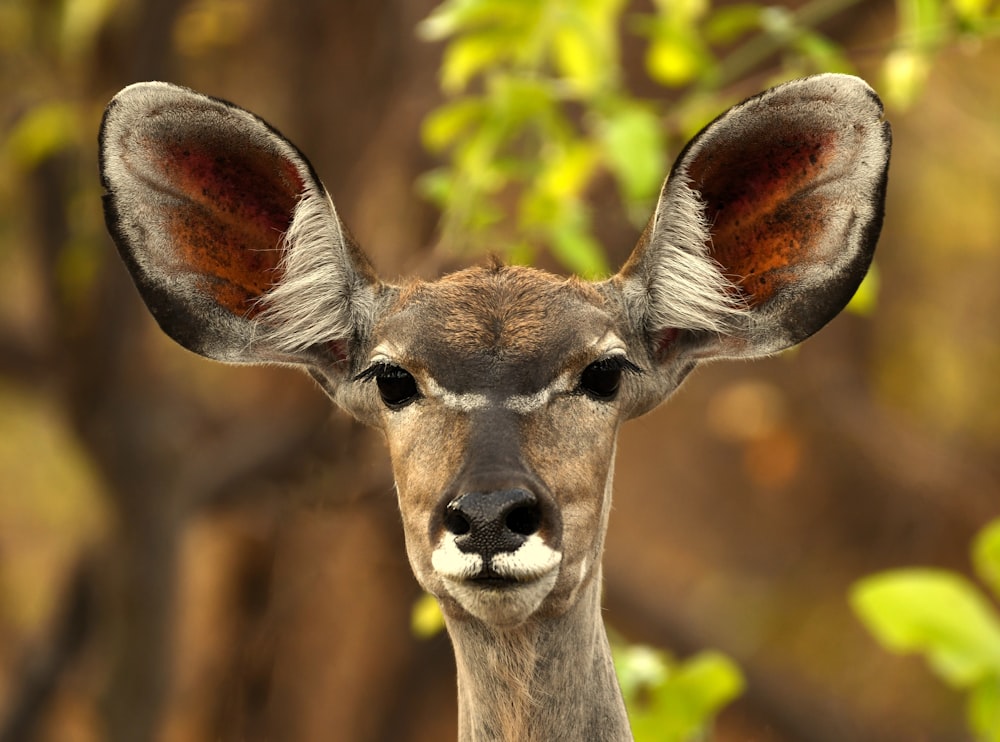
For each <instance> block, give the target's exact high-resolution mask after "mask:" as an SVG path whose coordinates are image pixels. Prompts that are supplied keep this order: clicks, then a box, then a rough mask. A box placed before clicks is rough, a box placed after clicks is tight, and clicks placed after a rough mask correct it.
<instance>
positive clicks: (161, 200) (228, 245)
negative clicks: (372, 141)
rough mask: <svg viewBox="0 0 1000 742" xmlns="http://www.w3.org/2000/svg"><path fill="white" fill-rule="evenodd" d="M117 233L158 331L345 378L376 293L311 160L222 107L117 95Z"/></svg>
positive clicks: (164, 93) (172, 96) (156, 95)
mask: <svg viewBox="0 0 1000 742" xmlns="http://www.w3.org/2000/svg"><path fill="white" fill-rule="evenodd" d="M100 165H101V182H102V184H103V185H104V188H105V196H104V211H105V219H106V221H107V225H108V229H109V231H110V232H111V234H112V236H113V238H114V241H115V244H116V245H117V247H118V250H119V252H120V253H121V256H122V258H123V260H124V261H125V263H126V265H127V266H128V268H129V271H130V272H131V274H132V278H133V280H134V281H135V284H136V286H137V287H138V289H139V292H140V293H141V295H142V298H143V300H144V301H145V302H146V304H147V306H148V307H149V309H150V311H151V312H152V313H153V315H154V317H155V318H156V320H157V322H158V323H159V324H160V326H161V327H162V328H163V330H164V331H165V332H166V333H167V334H168V335H170V336H171V337H172V338H173V339H174V340H176V341H177V342H179V343H180V344H181V345H183V346H184V347H186V348H188V349H190V350H193V351H194V352H196V353H200V354H201V355H204V356H208V357H210V358H215V359H217V360H222V361H228V362H235V363H260V362H279V363H305V364H308V365H311V366H314V367H317V368H326V369H329V368H330V367H331V365H334V366H336V365H337V364H341V365H343V364H344V362H345V361H346V360H347V359H348V357H349V355H350V346H351V344H352V343H355V342H357V340H358V338H359V337H364V336H365V335H366V333H367V330H368V329H369V328H370V326H371V324H372V322H373V321H374V319H373V315H374V312H375V309H374V306H375V304H376V303H377V300H378V293H379V290H380V284H379V283H378V281H377V279H376V277H375V274H374V272H373V271H372V269H371V267H370V265H369V264H368V261H367V260H366V259H365V257H364V256H363V255H362V254H361V252H360V251H359V250H358V249H357V247H356V246H355V245H354V244H353V242H352V241H351V239H350V237H349V235H348V234H347V232H346V230H345V229H344V227H343V225H342V224H341V223H340V220H339V219H338V217H337V214H336V211H335V210H334V207H333V204H332V202H331V201H330V199H329V197H328V196H327V194H326V191H325V190H324V188H323V186H322V184H321V183H320V181H319V179H318V178H317V177H316V175H315V173H314V172H313V170H312V167H311V166H310V165H309V163H308V161H307V160H306V159H305V157H303V156H302V154H301V153H300V152H299V151H298V150H297V149H296V148H295V147H294V146H293V145H292V144H291V143H290V142H288V141H287V140H286V139H284V138H283V137H282V136H281V135H280V134H279V133H278V132H277V131H276V130H274V129H273V128H271V127H270V126H269V125H268V124H267V123H265V122H264V121H262V120H261V119H259V118H257V117H256V116H254V115H253V114H251V113H249V112H247V111H245V110H243V109H241V108H238V107H237V106H234V105H232V104H230V103H227V102H225V101H221V100H217V99H215V98H210V97H207V96H204V95H201V94H199V93H196V92H194V91H191V90H188V89H186V88H181V87H178V86H175V85H170V84H167V83H160V82H149V83H138V84H136V85H131V86H129V87H127V88H125V89H124V90H122V91H121V92H120V93H119V94H118V95H117V96H115V98H114V99H113V100H112V101H111V103H110V104H109V105H108V108H107V110H106V111H105V114H104V120H103V122H102V124H101V133H100Z"/></svg>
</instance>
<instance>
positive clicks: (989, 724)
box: [966, 677, 1000, 742]
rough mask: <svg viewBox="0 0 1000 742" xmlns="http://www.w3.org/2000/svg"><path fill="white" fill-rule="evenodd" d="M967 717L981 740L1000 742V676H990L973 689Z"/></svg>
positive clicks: (982, 741)
mask: <svg viewBox="0 0 1000 742" xmlns="http://www.w3.org/2000/svg"><path fill="white" fill-rule="evenodd" d="M966 718H967V719H968V721H969V729H970V730H971V731H972V733H973V734H975V735H976V739H977V740H979V742H1000V677H994V678H989V679H988V680H985V681H983V682H981V683H979V684H978V685H976V687H975V688H973V689H972V692H971V693H970V694H969V699H968V703H967V705H966Z"/></svg>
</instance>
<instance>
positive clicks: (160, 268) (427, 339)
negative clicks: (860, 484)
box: [101, 75, 890, 738]
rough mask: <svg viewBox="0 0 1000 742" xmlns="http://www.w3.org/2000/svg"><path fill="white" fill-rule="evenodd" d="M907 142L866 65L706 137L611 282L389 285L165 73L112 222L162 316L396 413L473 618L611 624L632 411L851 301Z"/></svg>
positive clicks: (205, 100) (117, 169) (220, 115)
mask: <svg viewBox="0 0 1000 742" xmlns="http://www.w3.org/2000/svg"><path fill="white" fill-rule="evenodd" d="M889 146H890V134H889V127H888V124H886V123H885V122H884V121H883V120H882V108H881V104H880V103H879V101H878V98H877V97H876V96H875V94H874V93H873V92H872V90H871V89H870V88H869V87H868V86H867V85H866V84H864V83H863V82H862V81H860V80H858V79H857V78H853V77H847V76H843V75H820V76H817V77H812V78H808V79H805V80H798V81H795V82H791V83H787V84H785V85H782V86H780V87H777V88H774V89H772V90H770V91H768V92H766V93H763V94H761V95H759V96H757V97H755V98H751V99H750V100H748V101H746V102H744V103H742V104H740V105H738V106H736V107H735V108H733V109H731V110H730V111H728V112H727V113H724V114H723V115H722V116H720V117H719V118H718V119H716V120H715V121H714V122H713V123H711V124H709V125H708V126H707V127H706V128H705V129H704V130H703V131H702V132H701V133H700V134H699V135H698V136H696V137H695V138H694V140H693V141H691V142H690V143H689V144H688V146H687V147H686V148H685V149H684V151H683V152H682V153H681V155H680V157H679V158H678V160H677V162H676V164H675V165H674V168H673V170H672V172H671V174H670V176H669V177H668V178H667V180H666V182H665V183H664V186H663V189H662V192H661V195H660V199H659V203H658V205H657V207H656V211H655V213H654V214H653V216H652V219H651V220H650V222H649V224H648V226H647V228H646V230H645V232H644V233H643V235H642V237H641V239H640V240H639V243H638V245H637V246H636V248H635V250H634V252H633V253H632V255H631V257H630V258H629V260H628V261H627V263H626V264H625V265H624V267H623V268H622V269H621V271H620V272H619V273H618V274H617V275H615V276H614V277H612V278H610V279H608V280H605V281H601V282H598V283H587V282H583V281H580V280H577V279H574V278H570V279H563V278H559V277H556V276H554V275H551V274H548V273H545V272H541V271H538V270H533V269H530V268H523V267H504V266H501V265H491V266H488V267H479V268H472V269H469V270H465V271H461V272H458V273H454V274H451V275H448V276H446V277H444V278H442V279H440V280H438V281H434V282H422V281H406V282H402V283H401V284H391V283H387V282H384V281H382V280H381V279H380V278H379V277H378V276H377V275H376V273H375V271H374V270H373V269H372V267H371V265H370V264H369V262H368V261H367V259H366V258H365V256H364V255H363V254H362V252H361V251H360V250H359V249H358V248H357V246H356V245H355V243H354V242H353V241H352V239H351V237H350V235H349V233H348V231H347V229H346V228H345V227H344V225H343V224H342V223H341V221H340V219H339V217H338V215H337V212H336V210H335V208H334V206H333V203H332V202H331V200H330V198H329V196H328V195H327V193H326V191H325V190H324V188H323V185H322V184H321V183H320V181H319V178H318V177H317V175H316V173H315V172H314V170H313V169H312V167H311V166H310V164H309V163H308V161H307V160H306V159H305V157H304V156H303V155H302V154H301V153H300V152H299V151H298V150H297V149H296V148H295V147H294V146H293V145H292V144H291V143H290V142H288V141H287V140H286V139H285V138H283V137H282V136H281V135H280V134H279V133H278V132H277V131H275V130H274V129H273V128H271V127H270V126H269V125H268V124H266V123H265V122H264V121H262V120H261V119H259V118H257V117H255V116H254V115H252V114H250V113H248V112H247V111H245V110H243V109H240V108H238V107H236V106H234V105H232V104H230V103H226V102H224V101H221V100H217V99H214V98H209V97H206V96H204V95H201V94H198V93H195V92H193V91H190V90H187V89H184V88H180V87H176V86H173V85H168V84H164V83H142V84H138V85H133V86H130V87H128V88H126V89H125V90H123V91H122V92H121V93H119V94H118V95H117V96H116V97H115V99H114V100H113V101H112V102H111V104H110V105H109V106H108V109H107V112H106V114H105V117H104V122H103V125H102V129H101V173H102V181H103V184H104V187H105V189H106V195H105V197H104V199H105V212H106V217H107V223H108V227H109V229H110V231H111V233H112V235H113V236H114V239H115V242H116V244H117V246H118V249H119V251H120V253H121V256H122V258H123V259H124V261H125V263H126V264H127V266H128V268H129V270H130V272H131V274H132V277H133V279H134V280H135V283H136V285H137V286H138V288H139V291H140V293H141V294H142V297H143V299H144V300H145V302H146V304H147V306H148V307H149V309H150V311H151V312H152V313H153V315H154V316H155V318H156V320H157V321H158V322H159V324H160V326H161V327H162V328H163V330H164V331H165V332H166V333H167V334H168V335H170V336H171V337H172V338H174V339H175V340H176V341H177V342H179V343H180V344H181V345H183V346H185V347H186V348H188V349H190V350H192V351H194V352H196V353H200V354H202V355H204V356H207V357H209V358H214V359H217V360H221V361H227V362H233V363H279V364H290V365H296V366H299V367H301V368H304V369H306V370H307V371H308V372H309V373H310V374H311V375H312V376H313V378H315V379H316V380H317V381H318V382H319V384H320V385H321V386H322V388H323V389H324V390H325V391H326V393H327V394H328V395H329V396H330V397H331V398H332V399H333V400H334V402H336V404H337V405H339V406H340V407H342V408H343V409H345V410H347V411H348V412H349V413H350V414H352V415H354V416H355V417H357V418H358V419H360V420H362V421H364V422H366V423H369V424H371V425H374V426H376V427H378V428H379V429H381V430H382V431H383V433H384V434H385V438H386V441H387V443H388V447H389V452H390V457H391V461H392V467H393V471H394V475H395V481H396V485H397V491H398V498H399V506H400V510H401V512H402V516H403V524H404V530H405V538H406V545H407V551H408V556H409V559H410V563H411V565H412V567H413V571H414V573H415V575H416V577H417V579H418V581H419V582H420V584H421V585H422V586H423V587H424V588H425V589H426V590H428V591H429V592H431V593H432V594H434V595H435V596H436V597H437V598H438V599H439V601H440V602H441V604H442V607H443V609H444V611H445V614H446V616H447V618H448V620H449V630H451V631H452V633H453V636H454V635H455V633H456V632H458V631H459V630H460V629H459V628H458V627H460V626H463V625H465V626H468V625H477V626H480V627H481V628H485V629H488V630H489V631H492V632H494V634H496V632H503V631H506V630H509V631H514V630H517V629H518V628H519V627H525V626H540V625H542V624H544V623H545V622H546V621H555V620H557V619H558V618H559V617H561V616H565V615H567V614H569V613H572V612H573V611H575V610H577V606H578V605H580V604H582V603H586V605H587V608H586V613H587V615H588V616H590V619H588V620H590V621H591V622H594V621H596V622H598V623H599V621H600V619H599V616H598V615H596V611H597V608H596V605H597V603H596V601H595V600H594V598H593V596H594V595H597V593H598V591H597V590H596V588H595V587H594V586H595V585H596V584H597V583H598V582H599V579H600V559H601V551H602V546H603V540H604V534H605V530H606V527H607V521H608V511H609V503H610V492H611V475H612V468H613V466H612V465H613V458H614V450H615V439H616V435H617V431H618V427H619V425H620V424H621V423H622V422H623V421H625V420H627V419H629V418H631V417H634V416H636V415H640V414H642V413H644V412H646V411H648V410H650V409H652V408H653V407H655V406H656V405H658V404H659V403H660V402H662V401H663V400H664V399H665V398H666V397H668V396H669V395H670V394H671V392H672V391H673V390H674V389H675V388H676V387H677V386H678V385H679V384H680V383H681V381H682V380H683V379H684V377H685V376H687V374H688V373H689V372H690V371H691V370H692V369H693V368H694V367H695V366H696V365H697V364H699V363H701V362H703V361H707V360H710V359H714V358H751V357H755V356H760V355H765V354H770V353H774V352H776V351H779V350H782V349H783V348H787V347H789V346H791V345H793V344H795V343H797V342H799V341H801V340H803V339H804V338H806V337H808V336H809V335H811V334H812V333H814V332H816V331H817V330H818V329H819V328H820V327H822V326H823V325H824V324H826V322H828V321H829V320H830V319H831V318H832V317H833V316H834V315H836V314H837V313H838V312H839V311H840V310H841V309H842V308H843V307H844V305H845V304H846V303H847V301H848V300H849V299H850V297H851V296H852V294H853V293H854V291H855V289H856V288H857V286H858V284H859V283H860V281H861V279H862V277H863V276H864V274H865V272H866V270H867V268H868V265H869V263H870V261H871V258H872V253H873V251H874V248H875V242H876V239H877V237H878V233H879V229H880V227H881V222H882V212H883V204H884V196H885V186H886V173H887V165H888V155H889ZM583 595H587V596H589V597H588V598H587V599H586V600H583V598H582V596H583ZM602 636H603V634H602ZM598 644H599V645H601V646H604V645H605V644H606V642H598ZM600 651H601V650H600V647H598V653H600ZM460 665H461V657H460ZM466 726H467V727H468V723H466ZM484 728H485V727H484ZM525 738H526V737H525ZM594 738H597V737H594Z"/></svg>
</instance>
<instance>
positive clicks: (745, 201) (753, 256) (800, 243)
mask: <svg viewBox="0 0 1000 742" xmlns="http://www.w3.org/2000/svg"><path fill="white" fill-rule="evenodd" d="M761 137H762V138H765V137H766V138H767V141H766V142H763V143H762V142H760V141H758V142H754V141H752V140H751V141H749V142H748V141H747V140H746V139H745V138H737V141H734V142H732V143H728V144H723V143H722V142H717V143H715V144H716V146H713V147H712V148H708V149H711V152H706V153H704V154H702V155H701V156H699V157H696V158H694V160H693V161H692V162H691V163H690V166H689V167H688V174H689V176H690V178H691V180H692V181H693V182H694V183H695V184H696V187H697V188H698V190H699V191H700V192H701V195H702V197H703V198H704V200H705V204H706V211H707V214H706V215H707V217H708V219H709V223H710V224H711V225H712V255H713V257H714V258H715V259H716V260H717V261H718V262H719V263H720V264H721V265H722V267H723V270H724V271H725V272H726V274H727V275H728V276H729V277H730V278H731V279H732V280H733V281H734V282H735V283H736V284H737V285H738V286H739V287H740V288H741V289H742V290H743V292H744V293H745V295H746V298H747V301H748V302H749V304H750V305H751V306H756V305H758V304H761V303H763V302H765V301H767V300H768V299H770V298H771V296H772V295H773V294H774V293H775V292H776V291H777V290H779V289H780V288H781V285H782V283H783V282H784V281H785V280H787V279H788V278H789V276H787V275H786V277H785V278H783V279H782V278H780V277H779V275H778V274H777V272H778V271H782V270H785V269H787V268H789V266H793V265H796V264H801V263H803V262H811V261H812V260H815V259H817V258H820V257H821V256H816V255H812V254H810V253H811V252H814V251H815V250H816V249H817V242H818V240H816V239H814V238H815V237H817V236H819V235H820V234H821V230H822V227H823V224H822V222H823V216H824V209H825V208H827V204H826V202H825V199H824V198H822V197H820V196H818V195H816V194H815V193H812V192H811V190H812V188H811V186H812V185H814V184H816V183H818V182H820V181H821V180H823V171H824V170H826V168H827V166H828V164H829V163H830V160H831V159H832V157H833V150H832V148H833V146H834V139H835V138H836V137H835V135H834V134H833V133H831V132H792V133H789V134H788V135H787V136H785V137H775V136H774V134H773V133H769V134H766V135H761ZM718 145H721V146H718Z"/></svg>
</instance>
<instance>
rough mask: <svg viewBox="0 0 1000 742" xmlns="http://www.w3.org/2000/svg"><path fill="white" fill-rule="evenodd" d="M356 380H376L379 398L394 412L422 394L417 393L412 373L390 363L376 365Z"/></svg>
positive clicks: (359, 375)
mask: <svg viewBox="0 0 1000 742" xmlns="http://www.w3.org/2000/svg"><path fill="white" fill-rule="evenodd" d="M354 379H355V381H368V380H369V379H374V380H375V384H376V386H378V393H379V396H380V397H382V401H383V402H384V403H385V406H386V407H388V408H390V409H393V410H398V409H401V408H403V407H406V405H408V404H409V403H410V402H412V401H413V400H415V399H416V398H417V397H418V396H420V392H419V391H417V382H416V381H415V380H414V378H413V376H412V375H411V374H410V372H409V371H407V370H405V369H402V368H400V367H399V366H393V365H392V364H390V363H376V364H375V365H374V366H372V367H370V368H368V369H366V370H365V371H362V372H361V373H360V374H358V375H357V376H355V377H354Z"/></svg>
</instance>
